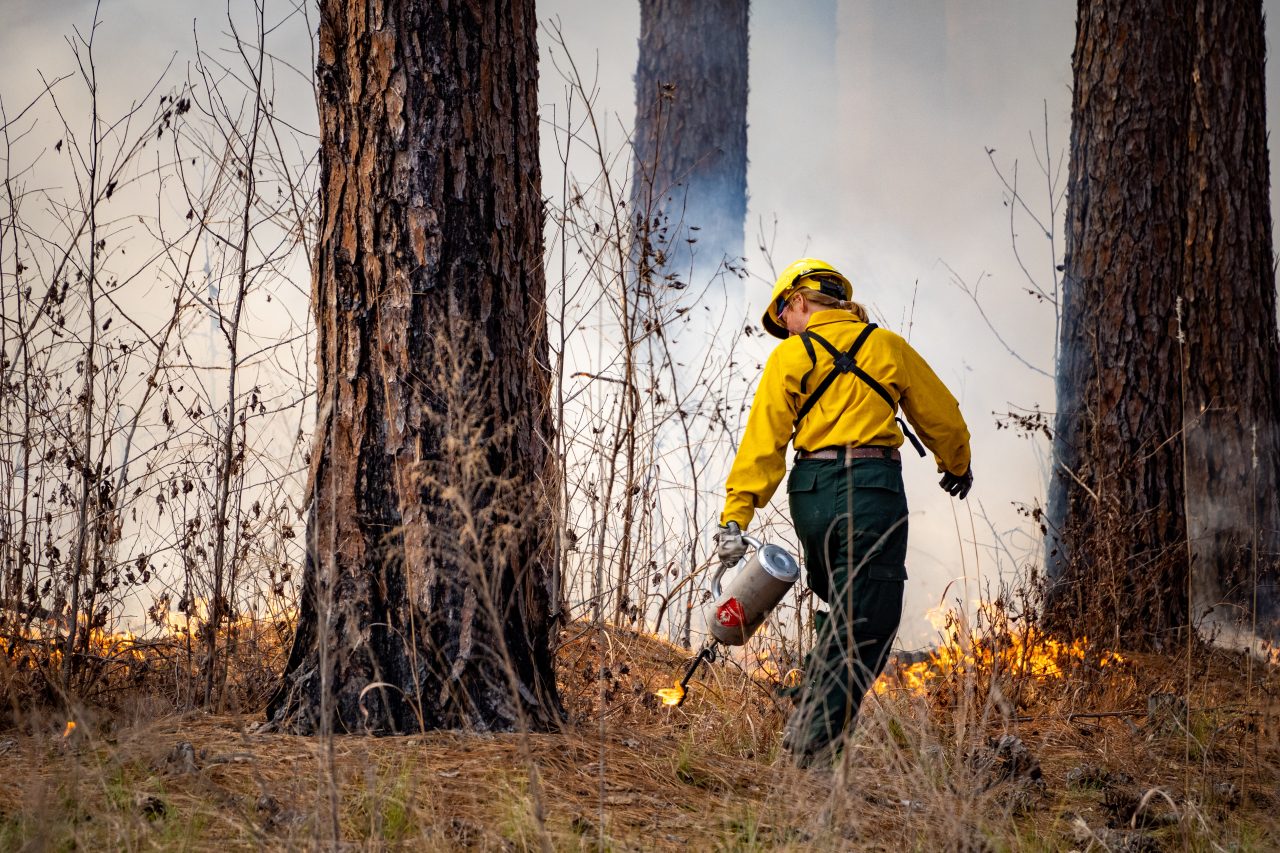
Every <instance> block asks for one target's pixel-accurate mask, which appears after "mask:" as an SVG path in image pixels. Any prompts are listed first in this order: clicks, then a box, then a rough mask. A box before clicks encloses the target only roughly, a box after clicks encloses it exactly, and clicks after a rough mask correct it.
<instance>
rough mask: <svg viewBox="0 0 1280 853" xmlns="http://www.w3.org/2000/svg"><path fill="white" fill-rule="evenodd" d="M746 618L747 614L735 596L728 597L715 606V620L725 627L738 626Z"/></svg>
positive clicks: (740, 625)
mask: <svg viewBox="0 0 1280 853" xmlns="http://www.w3.org/2000/svg"><path fill="white" fill-rule="evenodd" d="M746 618H747V614H746V613H745V612H743V610H742V605H741V604H739V603H738V599H736V598H730V599H729V600H728V601H726V602H725V603H724V604H721V605H720V606H719V607H717V608H716V621H717V622H719V623H720V624H721V625H722V626H723V627H725V628H740V627H742V623H743V622H745V621H746Z"/></svg>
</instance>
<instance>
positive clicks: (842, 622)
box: [717, 258, 973, 766]
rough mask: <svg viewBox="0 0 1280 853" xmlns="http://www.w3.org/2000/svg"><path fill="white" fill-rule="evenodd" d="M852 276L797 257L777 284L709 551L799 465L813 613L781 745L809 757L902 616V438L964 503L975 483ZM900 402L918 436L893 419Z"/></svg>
mask: <svg viewBox="0 0 1280 853" xmlns="http://www.w3.org/2000/svg"><path fill="white" fill-rule="evenodd" d="M852 295H853V288H852V285H850V283H849V281H848V279H846V278H845V277H844V276H842V275H841V274H840V273H839V272H837V271H836V269H835V268H834V267H832V266H831V265H830V264H828V263H825V262H824V261H820V260H818V259H816V258H801V259H800V260H798V261H796V262H795V263H793V264H791V265H790V266H789V267H787V268H786V270H784V271H783V273H782V275H781V276H779V278H778V280H777V283H776V284H775V285H774V289H773V295H772V297H771V298H770V300H769V307H768V308H767V309H766V310H765V314H764V317H763V320H762V323H763V325H764V328H765V330H766V331H768V332H769V333H770V334H771V335H773V336H774V337H778V338H782V339H783V341H782V343H781V344H779V345H778V347H777V348H776V349H775V350H774V351H773V353H772V354H771V355H770V356H769V360H768V361H767V362H766V364H765V367H764V373H763V375H762V376H761V377H760V384H759V387H758V388H757V389H756V395H755V400H754V401H753V402H752V404H751V412H750V414H749V415H748V417H747V426H746V432H745V433H744V435H743V437H742V443H741V445H740V446H739V449H738V454H737V456H736V457H735V459H734V462H733V467H732V469H731V470H730V472H729V478H728V481H727V482H726V483H725V493H726V496H725V504H724V512H723V513H722V514H721V516H720V532H719V534H718V535H717V540H718V546H717V556H718V557H719V558H720V560H721V562H722V563H724V564H732V563H736V562H737V561H738V560H739V559H740V558H741V557H742V556H743V555H744V554H745V552H746V544H745V543H744V541H743V532H744V531H745V530H746V529H747V527H748V526H749V525H750V523H751V520H752V518H753V516H754V515H755V511H756V510H757V509H759V508H760V507H762V506H764V505H765V504H766V503H768V501H769V499H770V498H771V497H773V493H774V492H775V491H776V490H777V488H778V485H779V484H780V483H781V482H782V478H783V475H784V474H785V473H786V447H787V444H788V442H793V443H794V445H795V449H796V454H795V455H796V463H795V465H794V467H793V468H792V470H791V476H790V478H789V479H788V481H787V497H788V503H789V505H790V510H791V518H792V522H793V523H794V524H795V528H796V535H797V537H798V538H799V540H800V544H801V547H802V548H803V550H804V558H805V574H806V580H807V582H808V584H809V587H810V589H812V590H813V592H814V594H815V595H817V596H818V598H820V599H821V600H822V601H823V602H825V603H826V604H827V605H828V606H829V607H830V610H829V611H825V612H824V611H819V612H818V613H817V614H816V618H815V627H816V629H817V639H816V641H815V645H814V648H813V651H812V652H810V654H809V657H808V658H807V659H806V663H805V678H804V682H803V684H802V686H801V691H800V696H799V703H798V706H797V708H796V712H795V713H794V714H793V716H792V719H791V720H790V722H789V723H788V727H787V734H786V737H785V738H784V746H785V747H786V748H787V749H789V750H790V751H791V752H792V753H793V754H794V755H795V757H796V760H797V762H798V763H800V764H801V765H802V766H803V765H809V764H812V763H814V762H815V761H817V760H821V759H822V758H823V757H825V756H829V755H831V754H832V752H833V748H834V747H835V746H838V741H839V739H840V738H841V737H842V736H843V734H844V733H845V732H846V731H847V730H848V729H849V728H850V727H851V725H852V723H853V720H854V718H855V717H856V716H857V713H858V706H859V705H860V704H861V701H862V697H863V695H864V694H865V693H866V691H867V689H868V688H869V687H870V686H871V684H872V683H874V681H875V679H876V677H877V676H879V674H880V672H881V670H882V669H883V668H884V665H885V662H886V660H887V657H888V652H889V648H890V646H891V645H892V643H893V639H894V637H895V635H896V634H897V631H898V623H899V621H900V620H901V616H902V594H903V587H904V585H905V582H906V578H907V572H906V553H907V501H906V494H905V492H904V489H903V485H902V457H901V453H900V451H899V448H900V447H901V446H902V444H903V440H904V434H905V436H906V437H907V438H909V439H910V440H911V442H912V445H913V446H914V447H915V449H916V450H917V451H918V452H919V453H920V455H921V456H923V455H924V448H923V447H921V446H920V441H923V442H924V444H925V445H926V446H928V448H929V449H930V450H932V451H933V455H934V459H935V461H936V462H937V465H938V470H939V471H940V472H941V473H942V480H941V481H940V482H939V485H940V486H941V487H942V488H943V489H944V490H945V491H947V493H949V494H951V495H952V496H954V497H958V498H961V499H963V498H964V497H965V496H966V495H968V493H969V489H970V487H971V486H972V484H973V469H972V467H971V466H970V459H969V430H968V428H967V427H966V426H965V422H964V418H963V417H962V416H961V414H960V406H959V404H958V403H957V402H956V399H955V397H954V396H952V394H951V392H950V391H948V390H947V387H946V386H945V385H944V384H943V383H942V380H940V379H939V378H938V376H937V374H935V373H934V372H933V370H932V369H931V368H930V367H929V365H928V364H927V363H926V362H925V360H924V359H923V358H922V357H921V356H920V354H919V353H917V352H916V351H915V350H914V349H913V348H912V347H911V345H910V344H908V343H907V342H906V341H905V340H904V339H903V338H902V337H901V336H899V335H896V334H894V333H893V332H891V331H889V330H887V329H881V328H878V327H877V326H876V325H875V324H874V323H871V322H869V320H868V317H867V312H866V310H865V309H864V308H863V307H862V306H861V305H859V304H858V303H856V302H853V301H852ZM899 408H900V409H901V410H902V413H903V414H905V415H906V419H907V421H909V422H910V425H911V427H914V429H915V432H916V433H917V434H918V435H919V440H917V439H916V436H915V435H914V434H912V432H911V431H910V429H908V428H907V426H906V424H904V423H903V422H902V420H901V419H900V418H899V417H898V410H899Z"/></svg>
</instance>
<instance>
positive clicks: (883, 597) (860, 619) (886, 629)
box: [854, 576, 906, 645]
mask: <svg viewBox="0 0 1280 853" xmlns="http://www.w3.org/2000/svg"><path fill="white" fill-rule="evenodd" d="M905 587H906V583H905V582H904V581H901V580H879V579H876V578H875V577H873V576H868V577H866V578H864V579H863V580H862V582H861V583H858V584H857V585H856V592H855V593H854V594H855V595H856V596H857V598H858V600H857V601H856V602H855V603H854V608H855V611H856V616H857V622H856V623H855V625H854V633H855V634H856V635H857V636H858V637H859V638H864V637H865V638H868V639H871V638H874V639H877V640H885V639H889V638H891V637H893V636H894V635H895V634H897V633H898V625H899V624H900V623H901V622H902V595H903V590H904V588H905ZM859 645H861V643H860V644H859Z"/></svg>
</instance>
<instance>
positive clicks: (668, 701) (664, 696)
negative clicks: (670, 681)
mask: <svg viewBox="0 0 1280 853" xmlns="http://www.w3.org/2000/svg"><path fill="white" fill-rule="evenodd" d="M675 685H676V686H675V687H663V688H662V689H661V690H657V691H655V692H654V694H653V695H654V696H657V697H658V698H659V699H661V700H662V704H663V705H679V704H680V701H681V700H682V699H684V687H682V686H681V685H680V682H679V681H677V682H675Z"/></svg>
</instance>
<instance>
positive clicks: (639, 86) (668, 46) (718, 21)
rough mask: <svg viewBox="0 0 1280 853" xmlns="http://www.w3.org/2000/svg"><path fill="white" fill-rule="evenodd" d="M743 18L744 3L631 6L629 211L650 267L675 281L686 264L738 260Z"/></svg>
mask: <svg viewBox="0 0 1280 853" xmlns="http://www.w3.org/2000/svg"><path fill="white" fill-rule="evenodd" d="M747 17H748V3H747V0H640V58H639V61H638V62H637V64H636V128H635V158H636V159H635V171H634V174H633V177H632V186H631V209H632V211H633V213H634V215H636V216H638V217H640V219H641V222H640V223H638V224H639V225H640V227H639V228H638V231H640V232H641V234H642V235H647V236H648V238H649V241H650V243H651V244H652V245H653V248H654V251H655V252H661V253H662V257H661V258H660V259H659V260H660V262H659V263H657V264H655V265H654V266H655V267H657V268H658V269H659V270H661V271H663V273H662V274H670V275H672V276H675V277H676V279H678V280H679V281H682V282H685V283H688V282H687V280H686V277H687V276H688V275H689V274H690V270H691V269H692V268H693V266H694V264H695V263H696V265H697V268H698V269H699V270H702V271H704V272H705V273H707V274H710V273H712V272H714V271H715V269H716V267H717V266H718V265H719V264H720V263H721V262H722V261H723V260H724V259H725V258H726V257H727V258H728V259H729V261H730V262H731V263H734V264H738V263H740V262H741V257H742V248H743V228H744V223H745V220H746V216H747ZM646 215H647V217H648V219H647V223H646V222H645V217H646ZM695 228H696V229H697V230H692V229H695ZM688 240H694V241H696V242H694V243H692V244H690V243H688V242H687V241H688Z"/></svg>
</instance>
